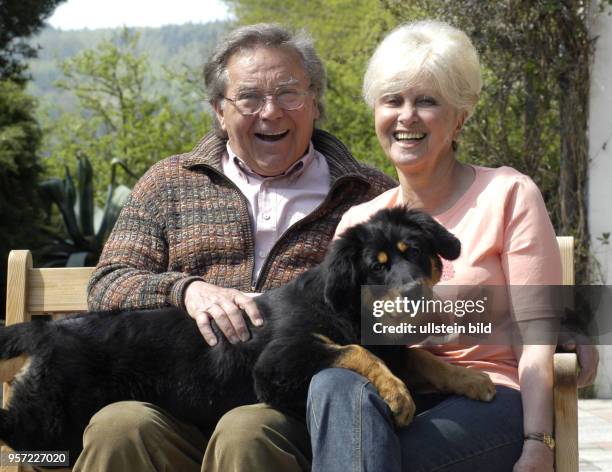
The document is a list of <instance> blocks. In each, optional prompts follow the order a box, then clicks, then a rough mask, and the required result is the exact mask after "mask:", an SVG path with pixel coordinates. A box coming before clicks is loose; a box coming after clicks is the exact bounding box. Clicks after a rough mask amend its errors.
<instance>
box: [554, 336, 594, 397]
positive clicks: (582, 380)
mask: <svg viewBox="0 0 612 472" xmlns="http://www.w3.org/2000/svg"><path fill="white" fill-rule="evenodd" d="M562 347H563V349H564V350H566V351H576V355H577V356H578V364H579V365H580V373H579V374H578V379H577V383H578V387H587V386H589V385H592V384H593V382H595V377H596V376H597V365H598V364H599V352H598V351H597V347H596V346H592V345H590V344H576V343H575V342H573V341H569V342H566V343H564V344H562Z"/></svg>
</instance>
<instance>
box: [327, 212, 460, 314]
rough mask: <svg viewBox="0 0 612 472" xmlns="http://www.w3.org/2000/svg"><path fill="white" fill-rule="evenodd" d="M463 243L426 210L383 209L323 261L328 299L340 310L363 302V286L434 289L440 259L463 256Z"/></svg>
mask: <svg viewBox="0 0 612 472" xmlns="http://www.w3.org/2000/svg"><path fill="white" fill-rule="evenodd" d="M460 252H461V244H460V242H459V240H458V239H457V238H456V237H455V236H453V235H452V234H451V233H449V232H448V231H447V230H446V229H445V228H444V227H443V226H442V225H440V224H439V223H437V222H436V221H435V220H434V219H433V218H432V217H431V216H429V215H428V214H426V213H423V212H420V211H416V210H407V209H405V208H402V207H397V208H392V209H384V210H380V211H379V212H377V213H375V214H374V215H373V216H372V218H370V220H368V221H367V222H365V223H362V224H359V225H356V226H353V227H351V228H349V229H347V230H346V231H345V232H344V233H343V234H342V235H341V236H340V238H339V239H337V240H336V241H335V242H334V243H333V244H332V247H331V250H330V252H329V254H328V255H327V257H326V260H325V263H324V264H325V269H326V270H325V273H326V281H325V301H326V302H327V303H328V304H330V305H331V306H332V307H333V308H334V310H336V311H341V310H342V309H346V308H348V307H349V305H351V304H352V303H359V300H360V291H361V286H362V285H386V286H389V287H410V286H414V287H420V286H426V287H431V286H432V285H434V284H436V283H437V282H438V281H439V280H440V275H441V272H442V261H441V260H440V257H443V258H444V259H447V260H453V259H456V258H457V257H459V253H460Z"/></svg>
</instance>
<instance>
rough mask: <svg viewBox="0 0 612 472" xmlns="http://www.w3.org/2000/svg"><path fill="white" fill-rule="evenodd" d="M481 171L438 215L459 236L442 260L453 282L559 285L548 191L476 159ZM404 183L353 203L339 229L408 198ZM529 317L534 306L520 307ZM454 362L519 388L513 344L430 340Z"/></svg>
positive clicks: (435, 349)
mask: <svg viewBox="0 0 612 472" xmlns="http://www.w3.org/2000/svg"><path fill="white" fill-rule="evenodd" d="M472 168H473V169H474V171H475V179H474V182H473V183H472V185H471V186H470V187H469V189H468V190H467V191H466V192H465V194H463V195H462V196H461V198H460V199H459V200H458V201H457V202H456V203H455V205H453V206H452V207H451V208H450V209H448V210H447V211H445V212H444V213H441V214H439V215H436V216H434V218H435V219H436V220H437V221H438V222H439V223H440V224H442V225H443V226H444V227H445V228H446V229H447V230H449V231H450V232H451V233H453V234H454V235H455V236H456V237H457V238H459V240H460V241H461V255H460V256H459V258H458V259H457V260H454V261H446V260H443V272H442V278H441V281H440V283H441V284H447V285H505V284H508V285H561V258H560V255H559V249H558V245H557V241H556V239H555V232H554V229H553V227H552V224H551V222H550V218H549V217H548V212H547V211H546V207H545V205H544V200H543V199H542V195H541V194H540V191H539V190H538V188H537V186H536V185H535V184H534V182H533V181H532V180H531V179H530V178H529V177H527V176H526V175H523V174H521V173H520V172H518V171H516V170H514V169H512V168H510V167H500V168H496V169H492V168H486V167H479V166H472ZM403 203H404V202H403V201H402V192H401V188H400V187H396V188H393V189H391V190H388V191H387V192H385V193H383V194H381V195H379V196H378V197H376V198H375V199H373V200H371V201H369V202H366V203H362V204H361V205H357V206H354V207H352V208H350V209H349V210H348V211H347V212H346V213H345V214H344V216H343V217H342V220H341V221H340V224H339V225H338V228H337V229H336V235H339V234H341V233H342V232H343V231H344V230H345V229H346V228H348V227H350V226H353V225H356V224H358V223H361V222H364V221H366V220H367V219H368V218H369V217H370V216H371V215H372V214H373V213H375V212H376V211H378V210H380V209H382V208H391V207H394V206H399V205H402V204H403ZM538 316H541V314H540V315H538ZM522 317H523V319H526V318H527V319H528V318H529V314H528V313H527V314H522ZM427 349H428V350H430V351H431V352H433V353H434V354H436V355H437V356H439V357H441V358H442V359H444V360H446V361H448V362H451V363H453V364H456V365H461V366H465V367H468V368H474V369H479V370H481V371H483V372H486V373H488V374H489V376H490V377H491V379H492V380H493V382H494V383H496V384H500V385H505V386H508V387H512V388H515V389H518V388H519V382H518V362H517V359H516V356H515V355H514V352H513V349H512V347H511V346H498V345H476V346H469V347H466V346H451V345H440V346H429V347H427Z"/></svg>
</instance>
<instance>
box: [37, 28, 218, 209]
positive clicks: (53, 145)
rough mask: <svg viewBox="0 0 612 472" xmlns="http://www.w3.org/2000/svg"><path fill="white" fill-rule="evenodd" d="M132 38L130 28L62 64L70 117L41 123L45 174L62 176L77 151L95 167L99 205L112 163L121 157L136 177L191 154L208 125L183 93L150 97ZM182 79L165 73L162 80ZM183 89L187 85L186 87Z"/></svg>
mask: <svg viewBox="0 0 612 472" xmlns="http://www.w3.org/2000/svg"><path fill="white" fill-rule="evenodd" d="M138 38H139V37H138V35H137V34H134V33H132V32H131V31H130V30H128V29H124V30H123V32H122V33H121V34H120V35H119V36H118V37H116V38H114V39H112V40H104V41H102V42H101V43H100V44H99V45H98V46H97V47H96V48H95V49H88V50H85V51H83V52H81V53H79V54H77V55H76V56H75V57H73V58H71V59H69V60H66V61H65V62H64V63H63V64H62V68H63V75H64V77H63V79H61V80H60V81H59V82H58V84H57V85H58V86H59V87H61V88H63V89H65V90H69V91H71V92H72V93H74V95H75V96H76V97H77V100H78V104H79V106H78V109H77V110H76V111H75V112H66V113H62V114H60V116H59V117H58V118H53V119H52V118H51V117H47V118H45V122H46V123H47V125H46V131H47V133H46V137H45V141H44V149H43V150H44V154H45V155H46V156H49V157H51V158H50V159H47V160H46V165H47V174H49V175H61V174H63V168H64V166H69V167H71V168H74V166H75V159H74V156H75V155H76V153H77V152H82V153H83V154H85V155H87V156H88V157H89V159H90V160H91V162H92V165H93V167H94V170H95V172H94V179H95V180H94V187H95V188H96V189H97V200H98V201H99V202H100V203H102V202H103V195H102V193H101V192H102V191H103V189H105V188H106V187H107V185H108V184H109V178H110V175H111V173H110V166H111V162H112V160H113V158H119V159H121V160H122V161H124V162H125V163H126V164H127V166H128V167H129V168H130V169H131V170H132V171H133V172H134V173H135V174H137V175H140V174H142V173H143V172H144V171H145V170H146V169H147V168H148V167H150V166H151V164H153V163H154V162H156V161H158V160H160V159H162V158H164V157H167V156H169V155H171V154H176V153H179V152H185V151H187V150H190V149H191V148H192V147H193V146H194V144H195V143H196V142H197V140H198V139H199V138H200V137H201V136H202V135H203V134H204V131H205V130H206V129H207V128H208V127H209V125H210V117H209V116H208V114H207V113H206V112H205V110H204V109H203V99H202V98H197V99H194V94H195V92H194V90H193V89H192V88H191V89H189V88H188V89H185V90H184V94H183V97H184V99H183V103H181V104H179V105H175V104H172V103H171V101H170V99H169V98H168V97H167V96H165V95H163V94H160V93H155V92H152V91H151V90H153V88H154V84H155V83H156V81H158V80H160V79H159V78H157V77H155V76H154V75H153V74H152V73H151V71H150V67H149V62H148V59H147V56H146V55H143V54H138V53H137V52H136V50H137V45H138ZM179 77H180V74H179V73H174V74H173V75H171V74H170V73H167V74H166V77H165V78H164V79H165V80H166V81H176V80H179ZM186 87H187V86H186Z"/></svg>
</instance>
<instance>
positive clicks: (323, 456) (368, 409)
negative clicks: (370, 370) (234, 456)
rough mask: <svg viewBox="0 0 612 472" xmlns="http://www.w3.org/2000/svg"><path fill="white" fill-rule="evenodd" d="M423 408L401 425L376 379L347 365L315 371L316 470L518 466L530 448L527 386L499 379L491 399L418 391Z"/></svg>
mask: <svg viewBox="0 0 612 472" xmlns="http://www.w3.org/2000/svg"><path fill="white" fill-rule="evenodd" d="M415 401H416V403H417V415H416V416H415V418H414V420H413V422H412V423H411V424H410V425H409V426H407V427H406V428H402V429H401V430H396V429H395V427H394V426H393V421H392V418H391V414H390V410H389V408H388V407H387V404H386V403H385V402H384V401H383V400H382V398H381V397H380V396H379V395H378V393H377V392H376V389H375V388H374V387H373V386H372V385H371V384H370V383H369V382H368V380H367V379H366V378H364V377H362V376H360V375H359V374H356V373H354V372H352V371H350V370H346V369H337V368H333V369H325V370H323V371H321V372H319V373H318V374H317V375H315V376H314V377H313V379H312V381H311V383H310V390H309V392H308V418H307V421H308V429H309V431H310V435H311V442H312V452H313V463H312V470H313V472H342V471H350V472H356V471H359V472H361V471H364V472H399V471H415V472H416V471H445V472H448V471H452V472H458V471H469V472H478V471H491V470H495V471H496V472H497V471H499V472H502V471H511V470H512V466H513V465H514V463H515V462H516V461H517V460H518V458H519V457H520V455H521V450H522V447H523V409H522V404H521V395H520V392H518V391H516V390H514V389H511V388H507V387H502V386H497V395H496V397H495V399H494V400H493V401H492V402H490V403H485V402H479V401H475V400H470V399H468V398H466V397H463V396H457V395H422V396H415Z"/></svg>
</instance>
